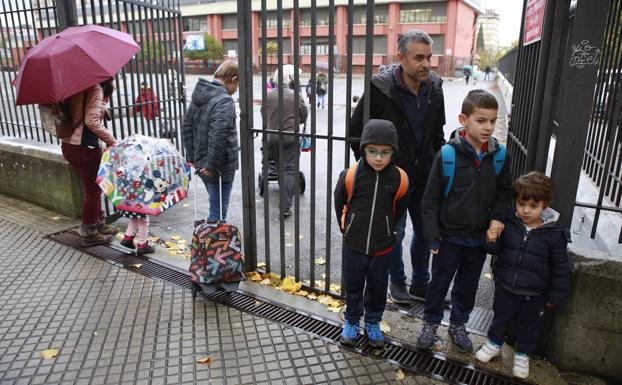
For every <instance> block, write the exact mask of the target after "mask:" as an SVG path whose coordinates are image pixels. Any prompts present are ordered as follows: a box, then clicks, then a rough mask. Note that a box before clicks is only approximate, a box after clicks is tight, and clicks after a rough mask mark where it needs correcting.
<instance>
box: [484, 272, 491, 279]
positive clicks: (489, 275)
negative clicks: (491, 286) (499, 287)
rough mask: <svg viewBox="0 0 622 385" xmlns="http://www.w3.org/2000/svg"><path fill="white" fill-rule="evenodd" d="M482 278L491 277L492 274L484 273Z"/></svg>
mask: <svg viewBox="0 0 622 385" xmlns="http://www.w3.org/2000/svg"><path fill="white" fill-rule="evenodd" d="M484 278H487V279H492V275H491V274H490V273H486V274H484Z"/></svg>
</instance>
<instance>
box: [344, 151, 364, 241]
mask: <svg viewBox="0 0 622 385" xmlns="http://www.w3.org/2000/svg"><path fill="white" fill-rule="evenodd" d="M360 163H361V161H360V160H359V161H358V162H356V163H354V164H353V165H352V166H350V168H348V171H346V180H345V183H344V185H345V188H346V194H347V196H348V199H347V200H346V204H344V205H343V208H342V209H341V230H345V228H346V214H347V213H348V209H349V208H350V201H351V200H352V196H353V195H354V182H355V181H356V174H357V173H358V170H359V166H360Z"/></svg>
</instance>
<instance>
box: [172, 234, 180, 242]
mask: <svg viewBox="0 0 622 385" xmlns="http://www.w3.org/2000/svg"><path fill="white" fill-rule="evenodd" d="M171 239H172V240H174V241H178V240H180V239H181V236H179V235H171Z"/></svg>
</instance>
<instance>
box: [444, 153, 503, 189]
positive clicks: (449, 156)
mask: <svg viewBox="0 0 622 385" xmlns="http://www.w3.org/2000/svg"><path fill="white" fill-rule="evenodd" d="M441 161H442V162H443V175H445V176H446V177H448V178H449V180H448V181H447V186H446V187H445V191H443V196H444V197H447V196H448V195H449V191H451V187H452V185H453V184H454V176H455V174H456V149H455V148H454V146H452V145H451V144H445V145H443V147H441ZM492 161H493V163H494V165H495V174H496V175H497V176H499V174H500V173H501V169H502V168H503V164H504V163H505V146H504V145H503V144H501V143H499V151H497V152H495V153H494V154H493V155H492Z"/></svg>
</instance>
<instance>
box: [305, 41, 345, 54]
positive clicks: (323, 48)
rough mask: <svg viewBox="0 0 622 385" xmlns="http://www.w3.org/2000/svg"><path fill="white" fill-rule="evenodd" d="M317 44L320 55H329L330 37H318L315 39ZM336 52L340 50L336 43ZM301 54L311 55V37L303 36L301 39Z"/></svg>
mask: <svg viewBox="0 0 622 385" xmlns="http://www.w3.org/2000/svg"><path fill="white" fill-rule="evenodd" d="M315 46H316V47H317V48H316V49H317V51H316V53H317V54H318V55H328V47H330V46H329V45H328V39H327V38H325V37H318V39H317V40H316V41H315ZM334 52H335V53H337V52H339V50H338V48H337V44H335V46H334ZM300 54H301V55H311V39H310V38H303V39H302V40H301V41H300Z"/></svg>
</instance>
